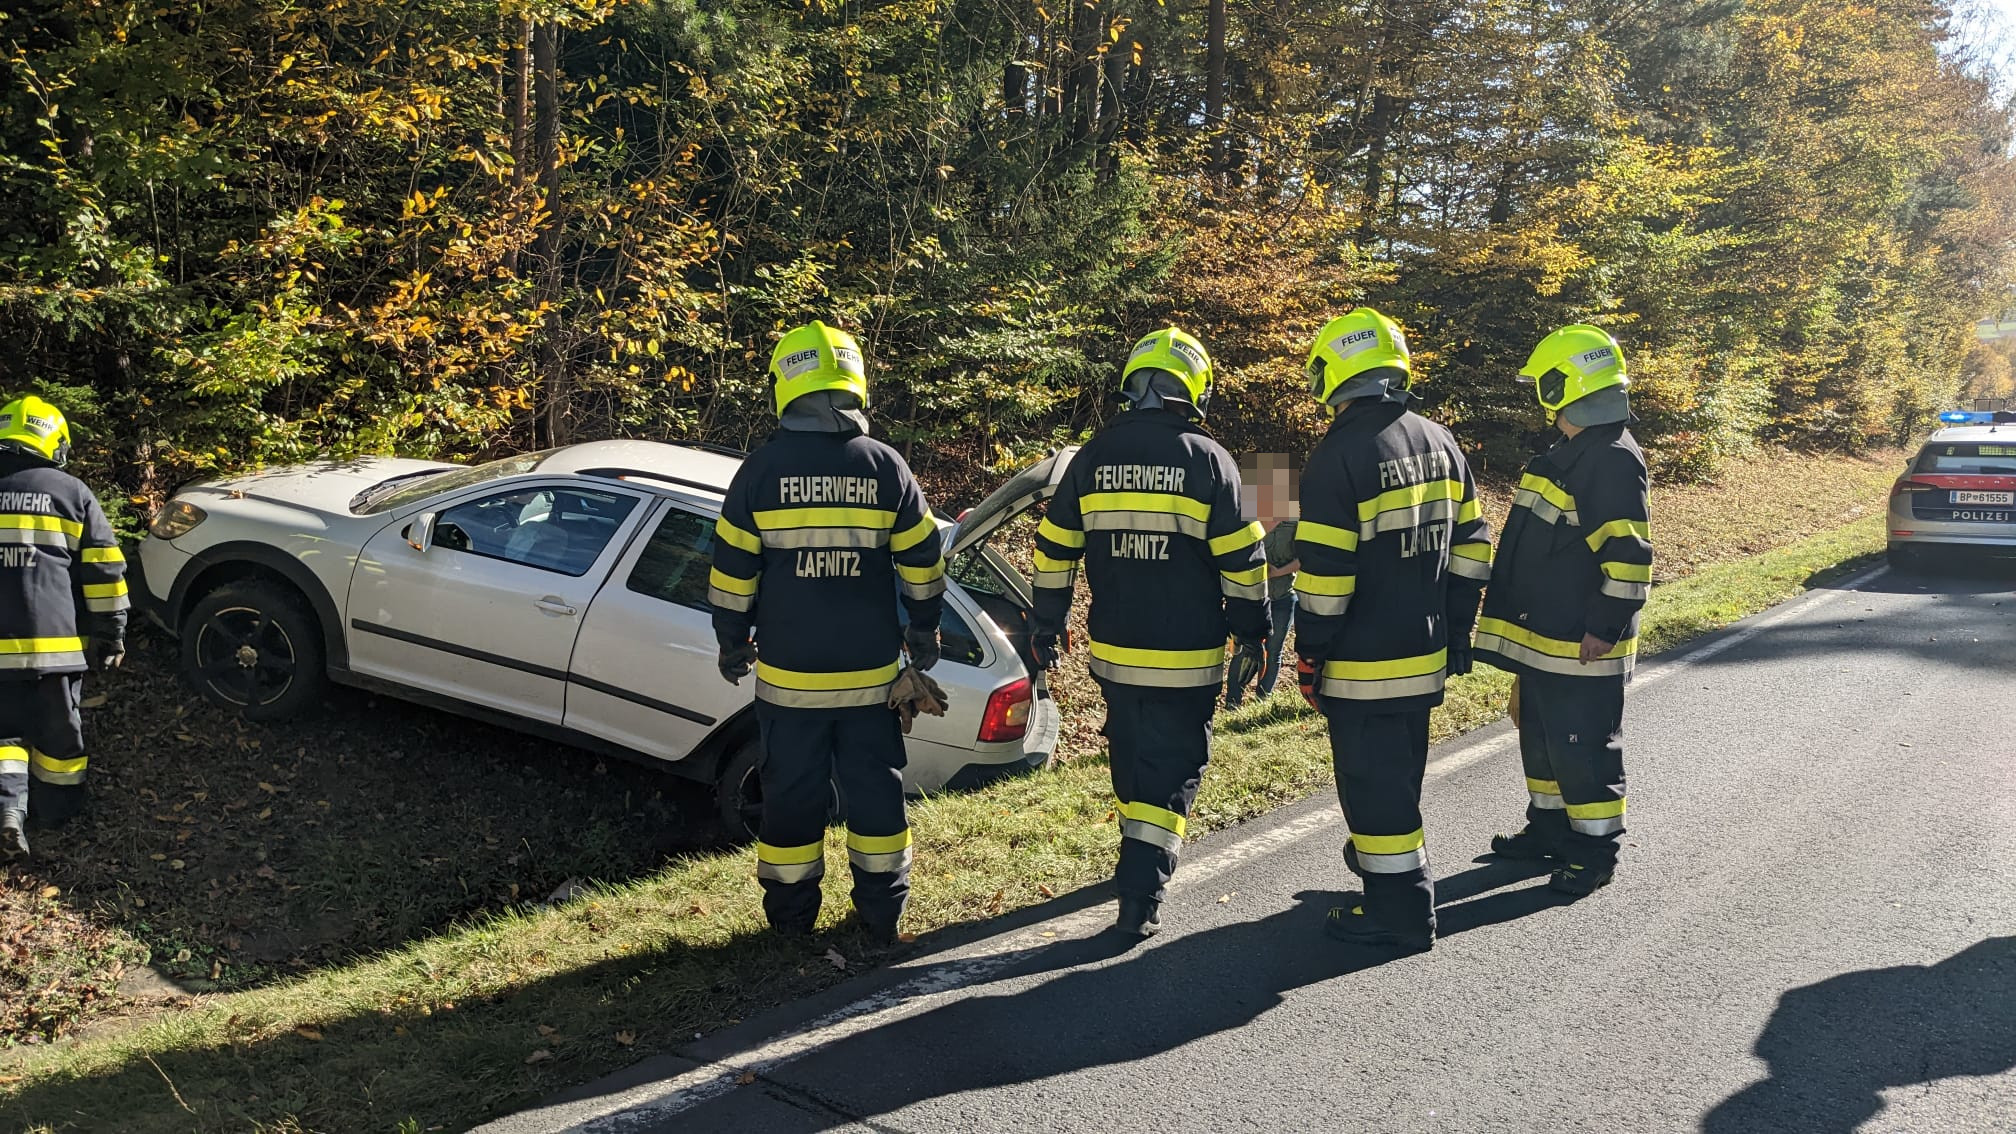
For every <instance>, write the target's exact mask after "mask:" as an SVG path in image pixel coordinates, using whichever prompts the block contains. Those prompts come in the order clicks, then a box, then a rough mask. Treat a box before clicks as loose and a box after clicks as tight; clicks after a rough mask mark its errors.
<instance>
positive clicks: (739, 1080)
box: [735, 1071, 756, 1087]
mask: <svg viewBox="0 0 2016 1134" xmlns="http://www.w3.org/2000/svg"><path fill="white" fill-rule="evenodd" d="M755 1081H756V1072H754V1071H744V1072H742V1073H741V1074H740V1075H737V1076H735V1085H736V1086H738V1087H746V1086H748V1085H749V1084H751V1083H753V1082H755Z"/></svg>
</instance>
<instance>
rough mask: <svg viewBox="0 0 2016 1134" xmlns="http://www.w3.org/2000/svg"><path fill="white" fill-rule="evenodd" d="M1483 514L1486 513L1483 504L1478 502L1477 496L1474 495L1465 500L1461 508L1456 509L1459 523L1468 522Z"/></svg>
mask: <svg viewBox="0 0 2016 1134" xmlns="http://www.w3.org/2000/svg"><path fill="white" fill-rule="evenodd" d="M1483 514H1484V508H1483V506H1482V505H1480V504H1478V503H1477V498H1476V497H1474V496H1473V497H1471V498H1470V499H1468V500H1465V501H1464V502H1463V506H1462V507H1461V508H1458V509H1456V522H1457V523H1459V524H1467V523H1469V522H1471V521H1472V520H1475V519H1477V518H1478V517H1479V516H1482V515H1483Z"/></svg>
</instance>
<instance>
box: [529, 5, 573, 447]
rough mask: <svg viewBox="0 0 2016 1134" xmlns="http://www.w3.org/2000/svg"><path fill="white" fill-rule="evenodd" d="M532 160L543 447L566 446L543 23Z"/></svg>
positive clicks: (557, 223)
mask: <svg viewBox="0 0 2016 1134" xmlns="http://www.w3.org/2000/svg"><path fill="white" fill-rule="evenodd" d="M532 69H533V72H534V78H533V92H534V93H533V98H534V102H535V104H536V105H535V107H534V110H535V112H536V114H535V118H534V121H533V137H532V148H533V160H534V162H535V164H536V165H537V166H538V169H539V195H540V198H541V204H542V205H543V206H544V208H543V210H542V211H543V212H544V213H545V215H546V219H545V223H544V224H542V225H540V227H539V240H538V243H537V245H536V247H535V248H534V253H533V254H534V255H535V256H536V257H537V259H538V269H539V301H540V302H541V303H543V304H545V305H546V318H545V322H546V332H545V334H543V335H542V336H540V340H539V375H540V378H541V380H542V381H543V382H544V383H545V387H546V389H545V402H546V405H545V410H546V412H545V427H546V428H545V433H546V436H545V438H544V443H545V444H546V445H547V446H553V445H564V444H566V443H567V433H568V425H569V415H568V400H569V399H568V388H567V373H566V361H565V358H564V357H563V355H562V354H561V351H560V331H561V320H560V311H559V305H560V233H561V225H562V223H563V220H564V218H563V217H562V216H561V212H560V28H559V25H557V24H552V23H547V24H542V25H540V26H539V28H538V30H537V31H536V32H534V33H533V37H532Z"/></svg>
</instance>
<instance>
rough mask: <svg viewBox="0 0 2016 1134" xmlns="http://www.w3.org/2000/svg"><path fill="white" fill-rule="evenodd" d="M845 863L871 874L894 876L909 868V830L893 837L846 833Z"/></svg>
mask: <svg viewBox="0 0 2016 1134" xmlns="http://www.w3.org/2000/svg"><path fill="white" fill-rule="evenodd" d="M847 861H849V862H851V863H853V864H854V866H855V868H856V869H859V870H865V871H868V872H869V873H871V874H895V873H897V872H899V871H903V870H908V869H909V868H910V828H908V827H905V828H903V829H902V830H901V831H898V832H897V833H896V834H893V835H857V834H855V833H854V832H853V831H849V832H847Z"/></svg>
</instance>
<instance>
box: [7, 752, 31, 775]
mask: <svg viewBox="0 0 2016 1134" xmlns="http://www.w3.org/2000/svg"><path fill="white" fill-rule="evenodd" d="M27 774H28V750H27V749H26V748H21V747H19V746H17V745H12V744H9V745H6V746H5V747H0V776H25V775H27Z"/></svg>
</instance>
